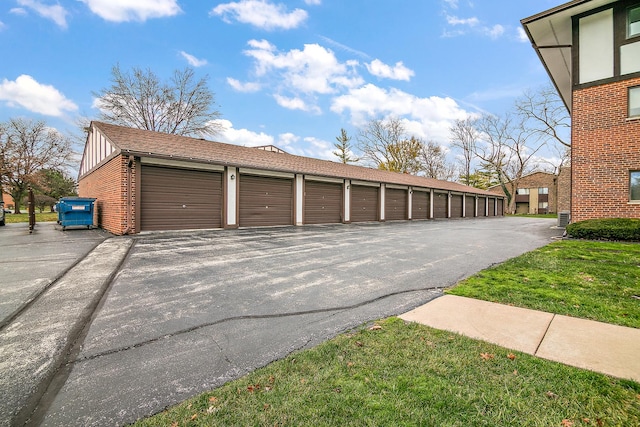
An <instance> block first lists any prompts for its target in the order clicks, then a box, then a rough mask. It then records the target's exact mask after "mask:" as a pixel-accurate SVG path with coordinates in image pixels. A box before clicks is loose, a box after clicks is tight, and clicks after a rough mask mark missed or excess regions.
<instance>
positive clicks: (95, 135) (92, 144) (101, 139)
mask: <svg viewBox="0 0 640 427" xmlns="http://www.w3.org/2000/svg"><path fill="white" fill-rule="evenodd" d="M114 151H116V150H115V148H114V147H113V145H111V144H110V143H109V141H108V140H107V138H106V137H105V136H104V135H102V133H100V131H99V130H98V129H96V128H93V129H92V131H91V132H90V133H89V136H88V137H87V143H86V144H85V146H84V153H83V155H82V162H81V163H80V175H84V174H86V173H89V172H90V171H91V170H92V169H93V168H95V167H96V166H97V165H98V164H99V163H100V162H101V161H103V160H104V159H106V158H107V157H109V156H110V155H111V154H113V152H114Z"/></svg>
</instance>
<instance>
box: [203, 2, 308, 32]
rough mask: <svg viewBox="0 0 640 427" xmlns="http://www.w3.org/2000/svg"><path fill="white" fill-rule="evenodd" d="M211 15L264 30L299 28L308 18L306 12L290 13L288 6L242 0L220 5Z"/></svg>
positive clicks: (296, 11) (298, 10)
mask: <svg viewBox="0 0 640 427" xmlns="http://www.w3.org/2000/svg"><path fill="white" fill-rule="evenodd" d="M209 15H217V16H221V17H222V19H223V20H224V21H225V22H227V23H231V22H232V20H236V21H238V22H241V23H243V24H249V25H253V26H254V27H258V28H261V29H264V30H274V29H284V30H289V29H292V28H297V27H298V26H300V24H302V23H303V22H304V21H305V20H306V19H307V17H308V14H307V12H306V11H305V10H302V9H295V10H293V11H292V12H289V11H288V10H287V7H286V5H284V4H277V5H276V4H273V3H270V2H269V1H267V0H241V1H239V2H231V3H224V4H219V5H218V6H216V7H214V8H213V9H212V10H211V12H210V13H209Z"/></svg>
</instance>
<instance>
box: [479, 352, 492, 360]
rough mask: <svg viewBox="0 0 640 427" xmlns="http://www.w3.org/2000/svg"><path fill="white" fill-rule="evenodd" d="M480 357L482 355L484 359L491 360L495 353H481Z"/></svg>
mask: <svg viewBox="0 0 640 427" xmlns="http://www.w3.org/2000/svg"><path fill="white" fill-rule="evenodd" d="M480 357H482V360H490V359H493V358H494V357H495V355H493V354H491V353H480Z"/></svg>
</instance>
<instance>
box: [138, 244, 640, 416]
mask: <svg viewBox="0 0 640 427" xmlns="http://www.w3.org/2000/svg"><path fill="white" fill-rule="evenodd" d="M447 292H448V293H451V294H455V295H463V296H471V297H474V298H480V299H485V300H489V301H497V302H501V303H506V304H513V305H518V306H522V307H529V308H534V309H540V310H545V311H551V312H555V313H562V314H567V315H571V316H576V317H583V318H588V319H595V320H600V321H604V322H609V323H614V324H621V325H625V326H631V327H636V328H638V327H640V309H639V308H638V307H639V304H640V301H639V300H638V299H636V298H634V296H638V295H640V245H637V244H625V243H609V242H586V241H561V242H556V243H553V244H550V245H548V246H546V247H543V248H541V249H538V250H536V251H533V252H531V253H528V254H525V255H522V256H520V257H518V258H515V259H513V260H510V261H507V262H505V263H503V264H501V265H499V266H496V267H494V268H491V269H488V270H485V271H483V272H481V273H479V274H477V275H476V276H473V277H471V278H469V279H467V280H465V281H463V282H462V283H460V284H459V285H458V286H456V287H454V288H452V289H449V290H448V291H447ZM135 425H136V426H159V425H160V426H172V427H177V426H245V425H251V426H274V425H277V426H300V425H313V426H382V425H393V426H414V425H424V426H512V425H526V426H560V427H578V426H638V425H640V384H638V383H636V382H633V381H628V380H620V379H615V378H611V377H608V376H606V375H602V374H597V373H594V372H590V371H586V370H582V369H578V368H573V367H570V366H566V365H562V364H560V363H555V362H551V361H547V360H544V359H539V358H536V357H534V356H530V355H527V354H524V353H519V352H515V351H510V350H508V349H505V348H502V347H498V346H495V345H493V344H489V343H485V342H482V341H476V340H473V339H470V338H466V337H463V336H460V335H456V334H452V333H450V332H446V331H439V330H435V329H432V328H428V327H426V326H422V325H419V324H413V323H405V322H403V321H401V320H400V319H398V318H389V319H385V320H381V321H379V322H377V324H376V327H373V328H369V327H362V328H361V329H359V330H357V331H353V332H351V333H347V334H343V335H340V336H338V337H336V338H334V339H333V340H330V341H327V342H325V343H323V344H321V345H319V346H317V347H315V348H313V349H310V350H305V351H302V352H298V353H294V354H292V355H290V356H288V357H287V358H285V359H283V360H280V361H277V362H274V363H272V364H270V365H268V366H266V367H264V368H262V369H258V370H256V371H254V372H252V373H250V374H248V375H247V376H245V377H243V378H240V379H238V380H235V381H232V382H229V383H227V384H226V385H224V386H222V387H220V388H218V389H216V390H213V391H211V392H208V393H204V394H202V395H200V396H198V397H195V398H193V399H190V400H188V401H186V402H183V403H182V404H180V405H177V406H175V407H173V408H169V409H167V410H166V411H164V412H162V413H160V414H158V415H156V416H153V417H150V418H147V419H144V420H140V421H139V422H138V423H136V424H135Z"/></svg>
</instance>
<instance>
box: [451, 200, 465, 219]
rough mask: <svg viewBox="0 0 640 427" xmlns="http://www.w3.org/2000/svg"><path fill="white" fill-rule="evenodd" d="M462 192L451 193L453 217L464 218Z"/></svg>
mask: <svg viewBox="0 0 640 427" xmlns="http://www.w3.org/2000/svg"><path fill="white" fill-rule="evenodd" d="M462 197H463V196H462V194H452V195H451V218H462V202H463V199H462Z"/></svg>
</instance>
